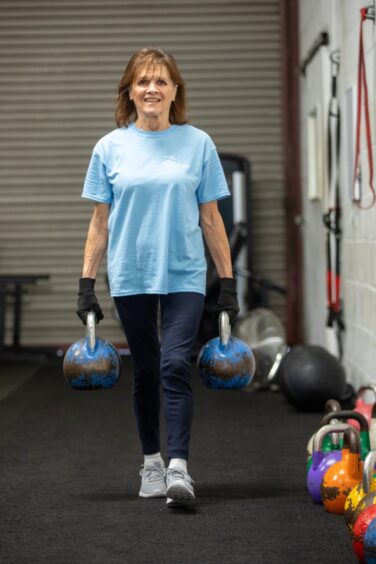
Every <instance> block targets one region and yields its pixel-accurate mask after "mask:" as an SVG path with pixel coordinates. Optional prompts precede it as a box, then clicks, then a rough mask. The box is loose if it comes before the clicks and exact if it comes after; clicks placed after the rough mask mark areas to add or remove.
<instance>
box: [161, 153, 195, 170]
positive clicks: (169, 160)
mask: <svg viewBox="0 0 376 564" xmlns="http://www.w3.org/2000/svg"><path fill="white" fill-rule="evenodd" d="M162 166H163V167H166V168H180V169H182V168H188V167H189V165H188V164H186V163H178V162H177V160H176V157H175V156H174V155H166V156H165V157H164V160H163V161H162Z"/></svg>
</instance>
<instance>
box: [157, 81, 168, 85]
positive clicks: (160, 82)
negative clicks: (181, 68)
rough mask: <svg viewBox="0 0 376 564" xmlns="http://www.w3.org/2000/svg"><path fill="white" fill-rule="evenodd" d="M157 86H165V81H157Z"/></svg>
mask: <svg viewBox="0 0 376 564" xmlns="http://www.w3.org/2000/svg"><path fill="white" fill-rule="evenodd" d="M158 84H161V85H162V86H165V85H166V84H167V83H166V81H165V80H158Z"/></svg>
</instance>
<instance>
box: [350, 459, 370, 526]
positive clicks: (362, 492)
mask: <svg viewBox="0 0 376 564" xmlns="http://www.w3.org/2000/svg"><path fill="white" fill-rule="evenodd" d="M375 464H376V450H373V451H372V450H371V452H370V453H369V454H367V456H366V459H365V461H364V465H363V480H362V482H361V483H360V484H357V485H356V486H355V487H354V488H353V489H352V490H351V492H350V493H349V495H348V496H347V499H346V503H345V512H344V516H345V521H346V524H347V526H348V528H349V529H350V531H351V530H352V526H353V520H354V514H355V511H356V508H357V507H358V504H359V503H360V502H361V501H362V499H364V498H365V496H366V495H368V494H369V493H371V492H375V490H376V480H375V479H374V477H373V472H374V470H373V469H374V467H375Z"/></svg>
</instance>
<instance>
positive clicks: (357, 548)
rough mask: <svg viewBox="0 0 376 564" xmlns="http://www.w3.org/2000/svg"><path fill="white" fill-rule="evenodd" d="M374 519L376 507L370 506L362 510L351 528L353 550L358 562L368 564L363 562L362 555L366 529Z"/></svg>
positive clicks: (375, 517) (363, 557) (363, 556)
mask: <svg viewBox="0 0 376 564" xmlns="http://www.w3.org/2000/svg"><path fill="white" fill-rule="evenodd" d="M374 519H376V505H371V506H370V507H366V509H364V510H363V511H362V512H361V513H360V515H359V517H358V518H357V520H356V521H355V523H354V526H353V531H352V532H353V550H354V552H355V554H356V556H357V557H358V560H359V562H368V560H365V554H364V538H365V536H366V534H367V531H368V527H369V526H370V524H371V523H372V521H374Z"/></svg>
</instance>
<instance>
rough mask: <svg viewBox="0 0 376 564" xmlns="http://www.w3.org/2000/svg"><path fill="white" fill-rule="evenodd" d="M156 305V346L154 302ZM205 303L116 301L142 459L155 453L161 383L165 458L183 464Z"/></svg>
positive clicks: (192, 295) (141, 297) (176, 298)
mask: <svg viewBox="0 0 376 564" xmlns="http://www.w3.org/2000/svg"><path fill="white" fill-rule="evenodd" d="M159 300H160V304H161V337H162V342H161V345H160V343H159V339H158V302H159ZM204 300H205V297H204V296H203V295H202V294H199V293H196V292H177V293H172V294H166V295H158V294H138V295H134V296H123V297H118V298H115V304H116V308H117V310H118V313H119V317H120V320H121V323H122V325H123V328H124V332H125V336H126V339H127V342H128V345H129V349H130V352H131V358H132V365H133V372H134V387H133V405H134V410H135V414H136V418H137V425H138V432H139V435H140V440H141V444H142V450H143V453H144V454H153V453H155V452H159V451H160V450H161V449H160V436H159V410H160V382H161V381H162V387H163V395H164V411H165V418H166V428H167V455H168V458H170V459H171V458H184V459H185V460H187V459H188V454H189V440H190V434H191V423H192V413H193V398H192V386H191V374H190V364H191V354H192V349H193V346H194V344H195V340H196V337H197V332H198V328H199V324H200V320H201V316H202V311H203V307H204Z"/></svg>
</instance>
